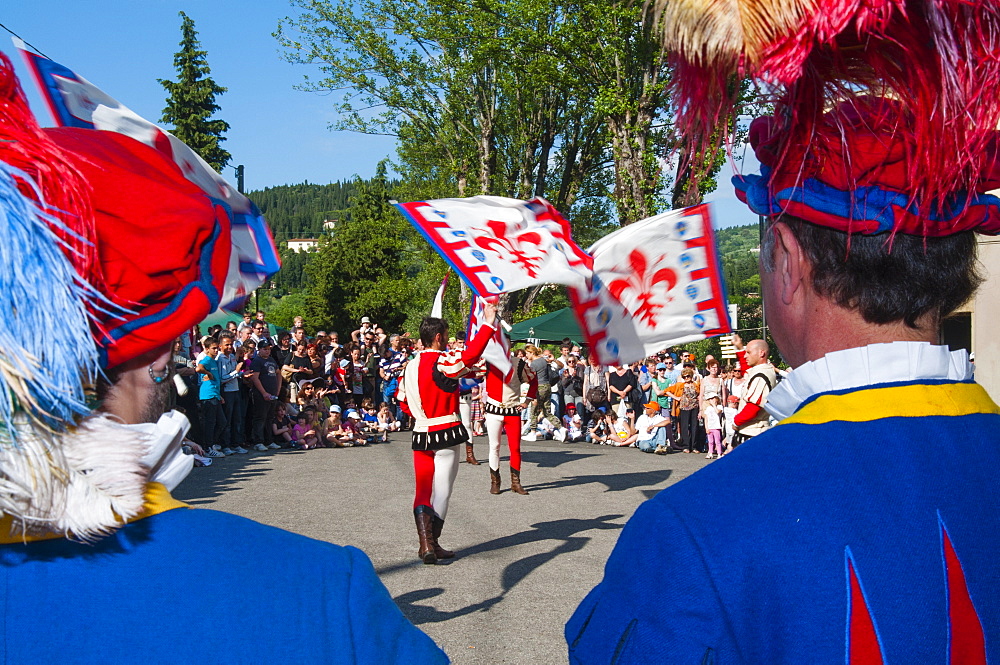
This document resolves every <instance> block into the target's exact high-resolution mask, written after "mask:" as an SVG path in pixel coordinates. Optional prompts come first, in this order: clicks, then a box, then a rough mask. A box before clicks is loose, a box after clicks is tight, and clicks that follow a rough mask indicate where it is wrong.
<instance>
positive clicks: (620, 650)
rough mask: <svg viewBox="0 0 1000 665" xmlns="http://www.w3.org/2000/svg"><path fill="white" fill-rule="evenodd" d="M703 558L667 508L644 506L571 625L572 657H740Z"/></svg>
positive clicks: (681, 663)
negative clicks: (735, 652)
mask: <svg viewBox="0 0 1000 665" xmlns="http://www.w3.org/2000/svg"><path fill="white" fill-rule="evenodd" d="M704 556H705V553H704V552H702V551H701V549H700V548H699V547H698V546H697V544H696V543H695V542H694V540H693V539H692V538H691V536H690V534H689V533H688V532H687V530H686V529H685V527H684V525H683V524H682V523H681V521H680V520H679V519H677V517H676V515H675V514H674V513H673V511H672V510H671V509H670V508H669V506H665V505H664V504H662V503H660V502H654V501H647V502H646V503H645V504H643V505H642V506H641V507H640V508H639V510H638V511H636V514H635V515H634V516H633V517H632V519H630V520H629V522H628V524H626V526H625V529H624V530H623V531H622V535H621V537H620V538H619V540H618V544H617V545H616V546H615V549H614V551H613V552H612V553H611V557H610V558H609V559H608V563H607V566H606V567H605V570H604V579H603V580H602V581H601V583H600V584H598V585H597V586H596V587H594V589H593V590H591V592H590V593H589V594H588V595H587V596H586V598H584V599H583V602H581V603H580V606H579V607H578V608H577V609H576V612H575V613H574V614H573V616H572V617H571V618H570V620H569V622H568V623H567V624H566V631H565V632H566V642H567V645H568V647H569V661H570V663H575V664H583V663H602V664H605V665H606V664H609V663H671V664H674V665H701V664H702V663H722V662H726V663H730V662H739V659H736V660H733V659H732V658H731V657H732V656H733V655H734V651H733V649H732V648H731V645H732V639H731V633H730V631H729V630H728V629H727V628H726V624H727V618H726V616H725V612H724V610H723V608H722V607H721V604H720V602H719V597H718V594H717V592H716V590H715V586H714V584H713V582H712V580H711V579H710V577H709V574H708V572H707V569H706V566H705V564H704V559H703V557H704ZM721 653H725V654H727V655H728V656H729V658H719V655H720V654H721Z"/></svg>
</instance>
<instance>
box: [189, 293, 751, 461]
mask: <svg viewBox="0 0 1000 665" xmlns="http://www.w3.org/2000/svg"><path fill="white" fill-rule="evenodd" d="M303 323H304V322H303V320H302V317H296V319H295V323H294V325H293V327H292V328H291V329H290V330H288V331H284V330H280V331H277V333H276V334H274V333H273V332H272V327H271V326H270V325H269V324H268V323H267V321H266V317H265V314H264V312H257V313H256V316H255V317H254V316H251V315H250V314H246V315H245V316H244V319H243V321H242V322H239V323H237V322H229V323H228V324H227V326H225V327H222V326H213V327H212V329H210V330H209V331H208V334H207V335H204V336H202V335H201V334H200V331H199V330H198V329H197V328H196V329H195V330H193V331H192V332H191V334H189V335H184V336H182V337H181V338H179V339H178V340H177V341H176V343H175V352H174V365H175V369H176V374H177V378H176V380H175V383H176V388H177V390H176V395H175V398H176V404H177V406H178V407H180V408H181V409H182V410H184V411H185V412H186V413H187V414H188V415H189V416H190V420H191V421H192V430H191V434H190V438H191V439H192V441H191V442H190V445H191V448H192V451H193V452H195V453H196V454H199V455H203V456H204V457H207V458H213V457H224V456H227V455H234V454H246V453H248V452H250V451H251V450H256V451H260V452H264V451H268V450H277V449H281V448H294V449H298V450H310V449H313V448H323V447H348V446H365V445H369V444H371V443H375V442H385V441H387V440H388V435H389V433H390V432H394V431H399V430H403V429H409V427H410V425H411V423H410V422H409V417H408V416H407V415H406V414H405V413H404V412H403V411H402V410H401V409H400V408H399V405H398V403H397V401H396V391H397V388H398V387H399V379H400V376H401V374H402V371H403V368H404V366H405V364H406V363H407V362H408V361H409V360H410V359H411V358H412V357H413V355H414V354H415V353H416V352H417V351H419V350H420V342H419V340H411V339H410V338H409V337H408V336H406V335H399V334H387V333H386V332H385V331H384V330H383V329H382V328H381V327H379V326H377V325H375V324H373V323H372V322H371V320H370V319H369V318H368V317H363V318H362V319H361V322H360V325H359V326H358V328H357V329H356V330H354V331H352V332H351V333H350V334H349V335H347V336H346V338H345V339H344V341H343V343H342V342H341V336H340V335H339V334H338V333H336V332H330V333H328V332H326V331H323V330H319V331H316V333H315V334H314V335H313V336H309V335H307V333H306V329H305V327H304V325H303ZM460 337H461V336H460ZM461 343H462V341H461V340H460V339H459V340H455V339H452V340H450V341H449V344H450V345H457V344H461ZM515 353H516V354H517V355H518V356H520V357H522V358H524V360H525V361H526V362H527V363H528V364H529V365H530V367H531V369H532V370H533V371H534V372H535V376H536V379H537V382H538V391H537V395H538V397H537V399H535V400H533V401H532V402H531V403H530V406H529V408H527V409H525V410H524V411H523V413H522V438H523V439H524V440H527V441H537V440H539V439H556V440H559V441H564V442H566V443H577V442H589V443H593V444H603V445H609V446H619V447H625V446H631V447H635V448H638V449H640V450H642V451H644V452H654V453H657V454H666V453H671V452H684V453H703V454H705V456H706V458H709V459H712V458H717V457H720V456H722V455H724V454H726V452H728V451H729V450H731V449H732V448H733V446H734V434H735V433H736V431H737V427H736V425H735V422H736V421H737V414H738V411H739V409H740V408H742V407H743V406H744V405H745V403H746V402H745V401H744V402H741V397H743V394H744V388H745V384H746V380H745V379H744V369H745V367H744V368H743V369H741V367H740V366H733V365H730V366H722V365H720V364H719V362H718V361H717V360H716V359H715V358H713V357H712V356H706V357H705V358H704V360H703V362H701V363H697V362H696V361H695V358H694V356H693V355H692V354H691V353H690V352H688V351H684V350H679V349H675V348H672V347H671V348H667V349H664V350H663V351H661V352H659V353H657V354H655V355H653V356H651V357H649V358H646V359H645V360H643V361H640V362H635V363H631V364H630V365H621V366H616V367H604V366H601V365H599V364H598V363H597V360H596V359H595V358H593V357H591V358H589V359H588V357H587V355H586V353H585V351H584V350H583V349H581V348H580V347H579V346H577V345H575V344H574V343H573V342H572V341H570V340H565V341H564V342H563V343H562V344H561V345H560V346H559V349H558V355H556V353H555V351H554V350H552V349H547V348H544V347H538V346H535V345H532V344H528V345H526V346H524V347H523V348H520V349H517V350H516V352H515ZM765 356H766V354H765ZM525 388H527V386H525ZM461 390H462V392H463V393H464V394H465V395H466V397H467V400H468V402H469V404H470V407H471V408H470V411H471V425H472V427H471V430H472V431H471V434H472V435H473V436H484V435H485V431H486V430H485V427H484V417H483V413H484V411H483V406H482V402H481V399H482V391H481V389H480V386H479V385H477V383H476V382H475V381H463V382H462V383H461ZM735 439H736V442H738V441H739V437H738V436H737V437H735Z"/></svg>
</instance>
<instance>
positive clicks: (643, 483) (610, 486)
mask: <svg viewBox="0 0 1000 665" xmlns="http://www.w3.org/2000/svg"><path fill="white" fill-rule="evenodd" d="M671 473H673V471H671V470H670V469H656V470H653V471H635V472H630V473H613V474H604V473H601V474H593V475H589V476H570V477H568V478H561V479H559V480H553V481H551V482H547V483H538V484H535V485H527V484H526V487H527V488H528V489H529V490H531V491H533V492H543V491H545V490H553V489H560V488H563V487H573V486H575V485H588V484H590V483H600V484H602V485H604V486H605V487H607V489H606V490H605V491H606V492H621V491H624V490H630V489H635V488H638V487H648V486H650V485H657V484H659V483H664V482H666V481H667V478H669V477H670V474H671ZM644 491H651V492H653V493H654V494H655V493H656V492H659V491H660V490H658V489H657V490H644ZM647 498H648V497H647Z"/></svg>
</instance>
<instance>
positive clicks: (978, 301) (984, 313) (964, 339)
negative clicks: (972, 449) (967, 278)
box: [941, 192, 1000, 401]
mask: <svg viewBox="0 0 1000 665" xmlns="http://www.w3.org/2000/svg"><path fill="white" fill-rule="evenodd" d="M991 193H995V192H991ZM979 262H980V263H981V264H982V268H983V273H984V276H985V277H986V281H985V282H983V285H982V286H980V287H979V291H978V292H977V293H976V295H975V297H974V298H973V299H972V300H970V301H969V302H967V303H965V305H963V306H962V307H960V308H959V309H958V311H956V312H955V314H953V315H952V316H949V317H948V318H947V319H946V320H945V321H944V325H942V326H941V328H942V329H941V337H942V340H941V341H942V342H944V343H945V344H947V345H948V346H950V347H951V348H952V349H957V348H965V349H968V350H969V351H972V352H973V353H975V354H976V383H979V384H980V385H982V386H983V387H984V388H986V391H987V392H988V393H989V394H990V397H992V398H993V400H994V401H1000V335H997V328H998V327H1000V298H997V295H996V294H997V292H998V291H1000V238H995V237H993V236H979Z"/></svg>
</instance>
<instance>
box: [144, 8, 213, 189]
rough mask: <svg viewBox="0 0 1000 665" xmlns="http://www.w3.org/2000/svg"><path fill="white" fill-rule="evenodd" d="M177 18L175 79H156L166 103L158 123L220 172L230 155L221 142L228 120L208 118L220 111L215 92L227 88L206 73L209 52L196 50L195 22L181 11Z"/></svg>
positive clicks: (197, 43) (197, 47)
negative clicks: (179, 38)
mask: <svg viewBox="0 0 1000 665" xmlns="http://www.w3.org/2000/svg"><path fill="white" fill-rule="evenodd" d="M180 17H181V19H182V22H181V35H182V37H181V41H180V46H181V50H180V51H178V52H177V53H175V54H174V67H175V68H176V69H177V80H176V81H169V80H164V79H157V81H159V83H160V85H162V86H163V87H164V89H165V90H166V91H167V106H166V108H164V109H163V115H162V117H161V118H160V122H163V123H166V124H171V125H173V130H172V131H173V134H174V136H176V137H177V138H179V139H180V140H181V141H184V143H186V144H188V146H190V147H191V149H192V150H194V151H195V152H196V153H198V154H199V155H201V157H202V159H204V160H205V161H206V162H208V163H209V164H211V165H212V167H213V168H214V169H215V170H216V171H221V170H222V167H224V166H225V165H226V164H227V163H228V162H229V160H230V157H231V155H230V154H229V152H228V151H227V150H225V149H224V148H223V147H222V145H221V144H222V142H223V141H225V140H226V137H224V136H223V133H225V132H226V130H228V129H229V123H228V122H226V121H225V120H218V119H216V120H212V119H211V117H212V115H213V114H215V112H216V111H218V110H219V105H218V104H216V103H215V97H216V95H221V94H222V93H224V92H225V91H226V88H223V87H222V86H220V85H218V84H216V82H215V81H213V80H212V78H211V77H210V76H209V73H210V71H209V68H208V60H207V59H206V56H207V55H208V53H207V52H206V51H202V50H200V49H199V47H200V46H201V44H200V43H199V42H198V33H197V31H196V30H195V29H194V21H192V20H191V19H190V18H188V16H187V15H186V14H185V13H184V12H180Z"/></svg>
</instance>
